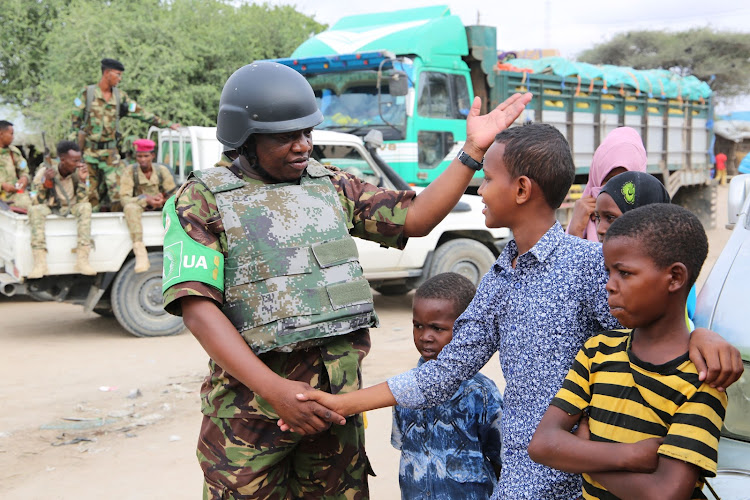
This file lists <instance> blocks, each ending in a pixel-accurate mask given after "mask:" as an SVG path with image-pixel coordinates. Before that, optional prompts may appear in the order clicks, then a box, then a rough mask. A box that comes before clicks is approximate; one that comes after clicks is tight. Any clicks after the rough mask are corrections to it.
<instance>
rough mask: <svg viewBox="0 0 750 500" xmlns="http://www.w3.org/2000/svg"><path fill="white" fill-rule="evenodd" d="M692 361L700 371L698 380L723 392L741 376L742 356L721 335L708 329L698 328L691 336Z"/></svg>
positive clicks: (742, 369)
mask: <svg viewBox="0 0 750 500" xmlns="http://www.w3.org/2000/svg"><path fill="white" fill-rule="evenodd" d="M689 349H690V361H692V362H693V363H694V364H695V367H696V368H697V369H698V379H699V380H702V381H704V382H706V383H707V384H708V385H710V386H711V387H714V388H716V389H718V390H719V391H723V390H724V389H726V388H727V387H729V386H730V385H732V384H733V383H735V382H736V381H737V380H738V379H739V378H740V377H741V376H742V372H743V371H744V368H743V366H742V356H741V355H740V351H739V350H737V348H736V347H734V346H733V345H732V344H730V343H729V342H727V341H726V340H724V339H723V338H722V337H721V335H719V334H718V333H716V332H713V331H711V330H708V329H707V328H696V329H695V330H694V331H693V333H691V334H690V346H689Z"/></svg>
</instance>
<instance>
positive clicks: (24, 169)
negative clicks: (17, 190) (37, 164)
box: [13, 148, 31, 182]
mask: <svg viewBox="0 0 750 500" xmlns="http://www.w3.org/2000/svg"><path fill="white" fill-rule="evenodd" d="M13 159H14V160H15V162H16V165H15V166H16V178H17V179H18V180H19V181H20V180H21V179H23V178H24V177H26V179H27V180H28V181H29V182H31V177H29V164H28V162H27V161H26V158H25V157H24V156H23V154H21V150H20V149H18V148H14V151H13Z"/></svg>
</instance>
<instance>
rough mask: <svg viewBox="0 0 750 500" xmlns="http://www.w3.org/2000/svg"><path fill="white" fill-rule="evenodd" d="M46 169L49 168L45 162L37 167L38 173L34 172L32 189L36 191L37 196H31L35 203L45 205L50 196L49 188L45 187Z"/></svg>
mask: <svg viewBox="0 0 750 500" xmlns="http://www.w3.org/2000/svg"><path fill="white" fill-rule="evenodd" d="M45 170H47V168H46V167H45V166H44V164H42V165H39V168H37V169H36V173H35V174H34V180H33V181H32V183H31V190H32V191H36V196H33V197H32V198H31V199H32V202H33V203H34V204H35V205H43V204H44V202H45V201H47V197H48V196H49V192H48V190H47V188H46V187H44V171H45Z"/></svg>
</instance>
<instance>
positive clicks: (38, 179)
mask: <svg viewBox="0 0 750 500" xmlns="http://www.w3.org/2000/svg"><path fill="white" fill-rule="evenodd" d="M57 157H58V158H59V161H55V160H51V163H50V165H49V166H47V167H44V166H42V168H39V169H38V170H37V172H36V175H35V176H34V183H33V186H34V191H36V198H35V199H34V205H33V206H32V207H31V209H30V210H29V223H30V225H31V250H32V254H33V256H34V269H32V270H31V273H30V274H29V276H28V278H29V279H35V278H41V277H42V276H44V275H45V274H47V272H48V271H47V239H46V237H45V234H44V227H45V218H46V217H47V216H48V215H50V214H53V213H54V214H55V215H60V216H62V217H67V216H69V215H74V216H75V218H76V227H77V229H78V246H77V248H76V271H77V272H79V273H81V274H85V275H87V276H93V275H95V274H96V271H95V270H94V268H93V267H91V265H90V264H89V253H90V251H91V203H89V202H88V191H87V188H86V180H87V178H88V171H87V169H86V164H85V163H83V160H82V159H81V151H80V149H79V148H78V145H77V144H76V143H75V142H72V141H60V142H59V143H58V144H57Z"/></svg>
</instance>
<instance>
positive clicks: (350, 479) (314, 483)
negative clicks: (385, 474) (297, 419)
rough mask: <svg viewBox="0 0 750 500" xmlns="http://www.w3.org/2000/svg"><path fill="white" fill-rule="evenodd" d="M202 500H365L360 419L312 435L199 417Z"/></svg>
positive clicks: (269, 424)
mask: <svg viewBox="0 0 750 500" xmlns="http://www.w3.org/2000/svg"><path fill="white" fill-rule="evenodd" d="M197 455H198V460H199V462H200V465H201V468H202V469H203V474H204V480H205V481H204V490H203V498H204V500H219V499H222V500H223V499H231V500H235V499H236V500H240V499H242V500H245V499H247V500H250V499H252V500H255V499H258V500H259V499H268V500H287V499H297V498H310V499H326V500H328V499H330V500H333V499H336V500H339V499H340V500H344V499H346V500H365V499H367V498H369V490H368V485H367V476H368V474H372V469H371V468H370V463H369V461H368V459H367V455H366V454H365V449H364V425H363V421H362V416H361V415H356V416H353V417H349V418H348V419H347V422H346V424H345V425H343V426H339V425H332V426H331V428H330V429H328V430H327V431H325V432H322V433H320V434H316V435H313V436H300V435H299V434H295V433H291V432H282V431H280V430H279V428H278V426H277V425H276V422H275V421H273V420H268V419H240V418H226V419H222V418H214V417H206V416H204V417H203V425H202V426H201V433H200V438H199V441H198V453H197Z"/></svg>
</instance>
